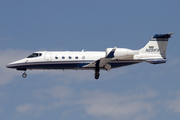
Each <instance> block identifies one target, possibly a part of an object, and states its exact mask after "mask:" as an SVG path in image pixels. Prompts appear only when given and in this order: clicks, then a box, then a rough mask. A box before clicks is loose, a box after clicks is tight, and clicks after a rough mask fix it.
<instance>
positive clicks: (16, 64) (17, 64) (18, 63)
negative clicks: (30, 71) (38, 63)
mask: <svg viewBox="0 0 180 120" xmlns="http://www.w3.org/2000/svg"><path fill="white" fill-rule="evenodd" d="M24 64H25V59H22V60H18V61H15V62H12V63H9V64H7V65H6V67H7V68H17V69H18V68H19V67H22V66H23V65H24Z"/></svg>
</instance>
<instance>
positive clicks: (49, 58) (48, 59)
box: [44, 52, 51, 61]
mask: <svg viewBox="0 0 180 120" xmlns="http://www.w3.org/2000/svg"><path fill="white" fill-rule="evenodd" d="M44 60H45V61H51V52H45V56H44Z"/></svg>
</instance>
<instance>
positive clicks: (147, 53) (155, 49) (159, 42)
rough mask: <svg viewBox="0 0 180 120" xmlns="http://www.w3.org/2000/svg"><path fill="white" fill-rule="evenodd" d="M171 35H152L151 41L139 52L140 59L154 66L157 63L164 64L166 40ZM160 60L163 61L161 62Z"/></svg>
mask: <svg viewBox="0 0 180 120" xmlns="http://www.w3.org/2000/svg"><path fill="white" fill-rule="evenodd" d="M172 34H173V33H168V34H156V35H154V36H153V37H152V38H151V40H150V41H149V42H148V43H147V44H146V45H145V46H144V47H143V48H141V49H140V50H139V55H140V58H141V59H144V60H146V61H147V62H150V63H154V64H157V63H158V61H161V63H164V62H165V61H166V48H167V44H168V40H169V38H171V35H172ZM148 60H149V61H148ZM151 60H155V61H156V62H152V61H151ZM162 60H164V61H163V62H162Z"/></svg>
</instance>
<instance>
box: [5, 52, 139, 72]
mask: <svg viewBox="0 0 180 120" xmlns="http://www.w3.org/2000/svg"><path fill="white" fill-rule="evenodd" d="M106 52H107V51H106ZM106 52H101V51H80V52H79V51H78V52H76V51H74V52H70V51H65V52H61V51H38V52H35V53H33V54H34V55H32V56H30V57H27V58H24V59H21V60H18V61H15V62H12V63H10V64H8V65H7V67H8V68H16V69H17V70H27V69H76V70H78V69H81V70H84V69H85V70H88V69H94V67H83V66H85V65H87V64H89V63H91V62H93V61H96V60H98V59H100V58H103V57H105V56H106V54H107V53H106ZM139 62H142V61H137V60H136V61H134V60H132V59H121V60H120V59H118V58H116V57H114V59H112V60H111V61H110V62H109V63H110V65H111V66H112V68H116V67H121V66H126V65H131V64H135V63H139ZM100 69H103V67H100Z"/></svg>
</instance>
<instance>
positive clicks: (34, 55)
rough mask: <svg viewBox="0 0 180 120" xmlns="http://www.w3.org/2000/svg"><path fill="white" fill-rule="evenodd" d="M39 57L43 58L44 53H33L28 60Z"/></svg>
mask: <svg viewBox="0 0 180 120" xmlns="http://www.w3.org/2000/svg"><path fill="white" fill-rule="evenodd" d="M39 56H42V53H32V54H31V55H29V56H28V57H27V58H34V57H39Z"/></svg>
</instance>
